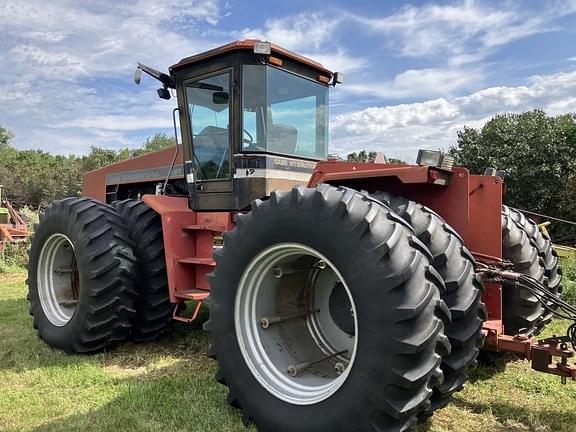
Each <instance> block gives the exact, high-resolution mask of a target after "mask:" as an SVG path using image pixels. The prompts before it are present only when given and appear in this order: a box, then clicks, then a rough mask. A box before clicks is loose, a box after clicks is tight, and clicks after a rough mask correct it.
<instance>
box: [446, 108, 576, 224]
mask: <svg viewBox="0 0 576 432" xmlns="http://www.w3.org/2000/svg"><path fill="white" fill-rule="evenodd" d="M450 154H451V155H452V156H454V157H455V160H456V163H457V164H458V165H462V166H465V167H467V168H468V169H469V170H470V171H471V172H472V173H476V174H481V173H482V172H483V171H484V169H485V168H486V167H494V168H498V169H505V170H506V171H507V173H508V175H507V178H506V197H505V201H506V203H507V204H509V205H511V206H514V207H518V208H521V209H525V210H530V211H535V212H538V213H544V214H548V215H551V216H556V217H561V218H569V217H574V216H576V190H575V189H574V185H576V179H575V176H576V171H575V168H576V115H575V114H564V115H560V116H556V117H550V116H547V115H546V114H545V113H544V112H543V111H540V110H535V111H529V112H525V113H522V114H501V115H497V116H495V117H494V118H492V119H491V120H489V121H488V122H487V123H486V124H485V125H484V126H483V127H482V128H481V129H479V130H476V129H472V128H469V127H464V129H463V130H461V131H459V132H458V141H457V147H455V148H452V149H450ZM555 228H556V231H557V232H559V231H560V230H559V229H558V227H556V226H555Z"/></svg>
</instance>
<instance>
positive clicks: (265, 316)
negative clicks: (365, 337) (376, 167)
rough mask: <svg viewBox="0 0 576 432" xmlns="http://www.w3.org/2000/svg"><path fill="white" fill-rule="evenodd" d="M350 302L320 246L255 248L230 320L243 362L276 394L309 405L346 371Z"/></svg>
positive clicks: (352, 327)
mask: <svg viewBox="0 0 576 432" xmlns="http://www.w3.org/2000/svg"><path fill="white" fill-rule="evenodd" d="M356 317H357V314H356V306H355V304H354V301H353V298H352V295H351V293H350V290H349V288H348V286H347V285H346V282H345V281H344V279H343V278H342V276H341V274H340V273H339V272H338V270H337V269H336V267H335V266H334V265H333V264H332V263H331V262H330V261H329V260H328V259H327V258H326V257H325V256H323V255H322V254H321V253H319V252H318V251H316V250H315V249H312V248H310V247H308V246H305V245H302V244H299V243H280V244H277V245H274V246H271V247H268V248H267V249H265V250H263V251H262V252H260V253H259V254H258V255H257V256H256V257H255V258H254V259H253V260H252V261H251V262H250V264H249V265H248V267H247V268H246V270H245V271H244V273H243V275H242V278H241V280H240V284H239V287H238V291H237V294H236V301H235V311H234V324H235V329H236V337H237V340H238V344H239V346H240V350H241V352H242V355H243V357H244V360H245V361H246V364H247V366H248V368H249V369H250V371H251V372H252V374H253V376H254V377H255V378H256V379H257V380H258V381H259V383H260V384H261V385H262V386H263V387H264V388H265V389H266V390H267V391H269V392H270V393H272V394H273V395H274V396H276V397H277V398H279V399H281V400H284V401H286V402H289V403H291V404H295V405H311V404H314V403H318V402H321V401H323V400H325V399H327V398H329V397H330V396H331V395H333V394H334V393H335V392H336V391H337V390H338V389H340V387H342V385H343V384H344V382H345V381H346V379H347V378H348V376H349V374H350V371H351V369H352V366H353V364H354V360H355V358H356V350H357V345H358V321H357V318H356Z"/></svg>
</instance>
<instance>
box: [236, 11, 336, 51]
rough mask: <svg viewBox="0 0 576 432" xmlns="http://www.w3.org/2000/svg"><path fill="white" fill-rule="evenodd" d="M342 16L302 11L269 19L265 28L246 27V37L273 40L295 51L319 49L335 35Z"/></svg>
mask: <svg viewBox="0 0 576 432" xmlns="http://www.w3.org/2000/svg"><path fill="white" fill-rule="evenodd" d="M340 21H341V18H340V17H336V16H334V17H328V16H325V15H323V14H319V13H301V14H297V15H294V16H290V17H285V18H273V19H268V20H266V22H265V23H264V28H263V29H259V28H255V29H250V28H247V29H244V30H242V31H241V34H242V35H243V36H244V37H246V38H254V39H262V40H268V41H272V42H274V43H276V44H278V45H281V46H285V47H287V48H289V49H292V50H295V51H302V50H311V49H319V48H321V47H322V46H323V45H324V44H325V43H326V42H329V41H330V40H331V39H332V38H333V35H334V30H335V29H336V26H338V24H339V23H340Z"/></svg>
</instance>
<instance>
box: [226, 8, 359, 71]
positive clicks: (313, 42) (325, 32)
mask: <svg viewBox="0 0 576 432" xmlns="http://www.w3.org/2000/svg"><path fill="white" fill-rule="evenodd" d="M344 20H345V16H344V15H343V14H333V15H327V14H324V13H299V14H296V15H292V16H288V17H283V18H271V19H267V20H266V21H265V23H264V26H263V28H246V29H244V30H241V31H240V32H236V33H235V34H236V35H237V36H238V37H240V38H248V39H260V40H265V41H271V42H274V43H275V44H278V45H280V46H282V47H285V48H287V49H290V50H292V51H295V52H298V53H300V54H302V55H304V56H307V57H310V58H313V59H314V60H316V61H318V62H320V63H322V64H323V65H324V66H325V67H327V68H329V69H331V70H334V71H340V72H351V71H356V70H359V69H362V68H364V67H365V66H366V65H367V64H368V61H367V59H365V58H361V57H356V56H353V55H350V54H349V53H348V52H347V51H346V50H345V49H344V48H343V47H342V46H341V45H338V44H337V43H336V39H337V38H336V35H337V34H338V31H337V29H338V27H339V26H341V25H343V24H344Z"/></svg>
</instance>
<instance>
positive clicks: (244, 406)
mask: <svg viewBox="0 0 576 432" xmlns="http://www.w3.org/2000/svg"><path fill="white" fill-rule="evenodd" d="M142 71H143V72H145V73H146V74H148V75H150V76H152V77H154V78H156V79H157V80H159V81H160V82H161V83H162V87H161V88H160V89H159V90H158V94H159V96H160V97H161V98H164V99H169V98H170V96H171V94H172V93H173V90H175V93H176V95H177V101H178V107H177V108H176V109H175V110H174V126H175V129H176V123H177V119H178V120H179V124H180V132H181V133H180V134H178V133H176V136H178V135H180V136H181V139H182V143H181V144H177V145H176V147H175V148H173V149H167V150H164V151H160V152H157V153H153V154H151V155H147V156H143V157H140V158H136V159H131V160H128V161H125V162H122V163H119V164H115V165H112V166H109V167H105V168H102V169H100V170H96V171H93V172H91V173H89V174H88V175H87V176H86V178H85V184H84V197H83V198H68V199H64V200H61V201H56V202H54V203H53V204H52V205H51V206H50V207H49V208H48V209H47V210H46V211H45V213H44V215H43V217H42V219H41V222H40V225H39V227H38V229H37V231H36V233H35V236H34V240H33V243H32V247H31V253H30V267H29V288H30V297H29V298H30V305H31V313H32V315H33V318H34V326H35V327H36V328H37V329H38V334H39V335H40V337H41V338H42V339H43V340H45V341H46V342H47V343H48V344H49V345H51V346H53V347H57V348H60V349H62V350H64V351H66V352H69V353H92V352H96V351H101V350H104V349H107V348H109V347H111V346H113V345H114V344H116V343H118V342H120V341H124V340H126V339H130V340H133V341H149V340H154V339H157V338H158V337H159V336H160V335H162V334H163V333H164V332H166V331H167V330H168V329H169V328H170V326H171V324H172V323H173V322H174V320H177V321H183V322H191V321H193V320H195V319H196V318H197V316H198V311H199V309H200V306H201V305H202V303H203V302H204V303H206V304H207V305H208V307H209V312H210V317H209V320H208V321H207V322H206V323H205V329H206V330H207V331H209V332H210V333H211V336H212V345H211V348H210V351H209V355H210V357H212V358H213V359H215V360H216V361H217V362H218V373H217V376H216V378H217V380H218V382H219V383H221V384H224V385H226V386H228V388H229V396H228V401H229V403H230V404H231V405H232V406H234V407H236V408H239V409H241V410H243V412H244V417H243V418H244V420H245V422H253V423H254V424H256V426H257V428H258V430H260V431H271V432H285V431H290V432H304V431H317V432H336V431H343V432H349V431H364V432H368V431H370V432H376V431H379V432H382V431H405V430H408V429H409V428H410V427H411V426H412V425H414V424H415V423H416V422H417V421H419V420H423V419H426V418H427V417H429V416H430V415H431V414H432V413H433V412H434V410H436V409H439V408H442V407H443V406H445V405H446V404H448V403H449V401H450V400H451V397H452V395H453V393H454V392H456V391H458V390H460V389H461V388H462V386H463V385H464V383H465V381H466V378H467V373H468V370H469V368H470V367H472V366H473V365H475V364H476V359H477V357H478V354H479V351H480V350H485V351H486V352H494V353H498V352H514V353H517V354H520V355H522V356H524V357H525V358H527V359H529V360H530V361H531V362H532V366H533V368H534V369H536V370H539V371H542V372H546V373H552V374H556V375H559V376H560V377H562V379H563V380H566V379H567V378H571V379H573V378H575V377H576V368H575V367H574V366H572V365H570V364H569V363H568V359H569V357H571V356H572V355H573V352H572V345H573V343H574V342H575V340H574V339H575V338H574V333H575V332H574V331H573V328H571V330H570V331H569V332H568V336H565V337H558V338H552V339H548V340H544V341H536V339H535V338H534V337H535V336H536V335H538V334H539V333H540V332H541V331H542V329H543V328H544V326H545V325H546V324H547V323H548V322H549V321H550V320H551V319H552V317H553V315H554V314H562V315H565V316H568V317H574V316H575V315H576V314H575V312H576V310H574V309H570V306H569V305H567V304H566V303H564V302H563V301H562V300H561V299H560V296H559V293H560V291H561V289H560V279H561V272H560V269H559V267H558V258H557V256H556V254H555V252H554V251H553V250H552V248H551V244H550V240H549V239H548V238H547V237H545V236H544V235H543V234H542V233H541V232H540V230H539V229H538V226H537V225H536V224H535V223H533V222H531V221H530V220H528V219H527V218H526V217H524V215H523V214H522V213H520V212H518V211H516V210H514V209H512V208H509V207H506V206H503V205H502V196H503V192H504V184H503V179H502V177H501V176H499V175H496V173H493V172H492V171H488V172H487V175H471V174H470V173H469V172H468V171H467V170H466V169H464V168H457V167H453V166H452V161H451V159H450V158H449V157H447V156H445V155H443V154H441V153H440V152H435V151H421V152H420V153H419V157H418V164H417V165H392V164H385V163H355V162H345V161H340V160H337V158H334V157H328V89H329V88H330V86H333V85H336V84H337V83H339V82H341V81H342V79H343V77H342V74H339V73H333V72H331V71H329V70H327V69H326V68H324V67H322V66H321V65H320V64H318V63H316V62H314V61H311V60H309V59H307V58H304V57H301V56H299V55H297V54H294V53H292V52H290V51H287V50H285V49H282V48H280V47H278V46H276V45H273V44H270V43H266V42H259V41H253V40H245V41H240V42H234V43H231V44H228V45H225V46H223V47H220V48H218V49H215V50H212V51H209V52H206V53H202V54H199V55H196V56H193V57H188V58H185V59H183V60H182V61H180V62H179V63H177V64H175V65H173V66H172V67H171V68H170V72H169V73H166V74H165V73H161V72H158V71H156V70H154V69H152V68H149V67H147V66H145V65H142V64H139V65H138V69H137V74H136V76H135V79H136V81H137V82H139V81H140V79H141V74H142ZM175 132H176V131H175ZM185 302H195V303H193V304H194V306H193V307H192V308H190V307H188V308H187V309H186V310H184V304H185Z"/></svg>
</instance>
